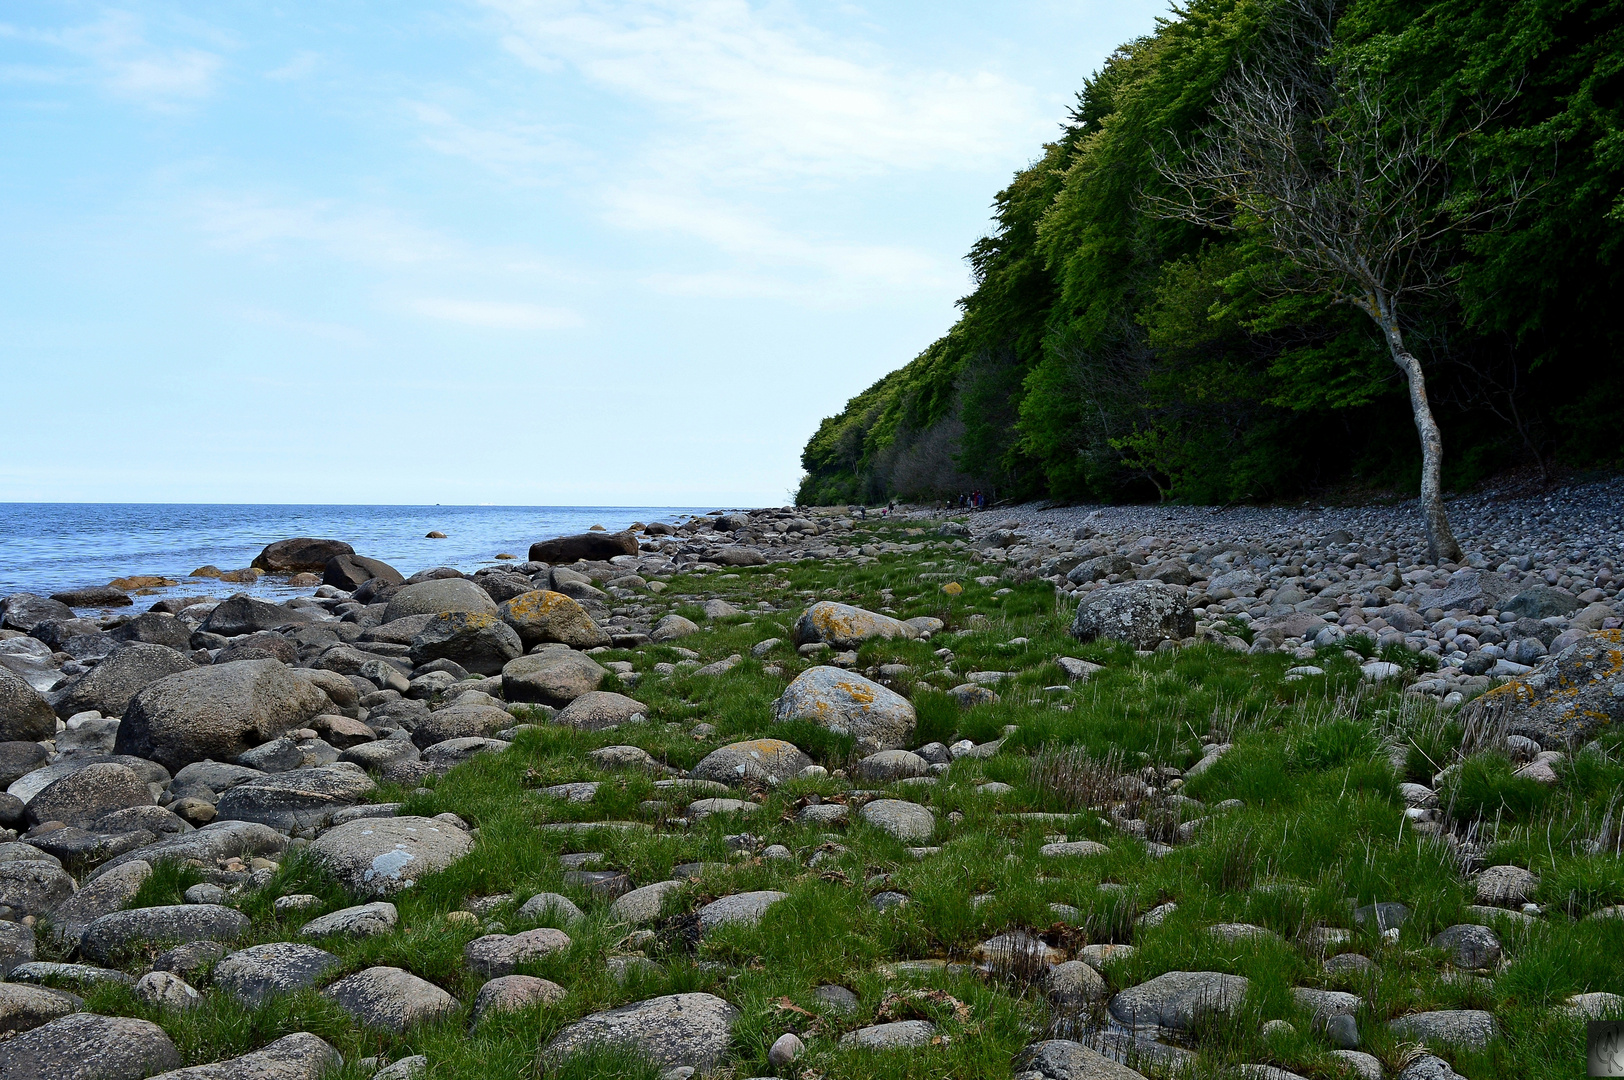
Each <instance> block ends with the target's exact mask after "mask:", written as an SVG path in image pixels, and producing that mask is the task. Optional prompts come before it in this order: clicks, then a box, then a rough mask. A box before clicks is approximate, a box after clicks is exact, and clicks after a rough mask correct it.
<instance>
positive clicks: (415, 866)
mask: <svg viewBox="0 0 1624 1080" xmlns="http://www.w3.org/2000/svg"><path fill="white" fill-rule="evenodd" d="M473 846H474V842H473V840H472V838H470V837H469V835H468V834H467V833H466V832H464V831H462V830H461V829H457V828H453V827H452V826H450V825H446V824H443V823H442V822H439V821H435V820H433V819H432V818H425V817H396V818H362V819H360V820H358V821H347V822H345V823H344V824H342V825H338V826H335V827H333V828H331V829H328V830H327V831H326V832H324V833H322V834H321V836H319V837H317V838H316V840H314V841H313V842H312V843H311V845H310V847H309V848H308V849H307V850H308V851H309V853H310V856H311V857H312V858H314V859H315V860H317V861H318V862H320V863H322V864H323V865H325V866H326V867H327V868H328V869H329V870H330V871H332V873H333V874H334V875H335V876H336V877H337V878H338V879H339V881H341V882H342V883H343V884H344V885H345V887H347V888H348V889H349V890H350V891H351V892H353V893H359V894H362V895H367V894H372V895H379V894H386V893H391V892H394V891H395V890H397V889H403V888H407V887H409V886H411V885H413V884H415V883H416V881H417V879H418V878H420V877H421V876H422V875H424V874H428V873H432V872H434V871H436V870H444V869H445V868H446V867H448V866H450V865H451V864H452V863H454V862H456V861H457V860H458V859H460V858H462V857H463V856H464V855H466V854H468V852H469V851H471V850H472V849H473Z"/></svg>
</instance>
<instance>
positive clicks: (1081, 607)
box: [1071, 581, 1195, 649]
mask: <svg viewBox="0 0 1624 1080" xmlns="http://www.w3.org/2000/svg"><path fill="white" fill-rule="evenodd" d="M1071 634H1072V636H1073V637H1075V638H1076V639H1077V640H1079V641H1093V640H1095V639H1096V638H1102V637H1103V638H1111V639H1114V640H1116V641H1125V642H1127V643H1128V644H1130V645H1132V646H1133V647H1134V648H1136V649H1154V648H1155V647H1156V646H1157V645H1159V644H1160V643H1161V642H1163V641H1165V640H1167V639H1169V638H1171V639H1172V640H1174V641H1181V640H1183V639H1184V638H1187V637H1193V636H1194V635H1195V613H1194V612H1193V611H1191V610H1190V605H1189V602H1188V601H1187V600H1186V599H1185V589H1184V588H1183V587H1182V586H1178V585H1167V584H1164V583H1163V582H1160V581H1128V582H1123V583H1122V584H1121V585H1107V586H1105V587H1104V588H1101V589H1097V590H1095V591H1094V592H1091V593H1089V594H1088V595H1087V596H1085V597H1084V598H1083V599H1082V602H1081V603H1079V604H1078V605H1077V616H1076V618H1075V619H1073V620H1072V624H1071Z"/></svg>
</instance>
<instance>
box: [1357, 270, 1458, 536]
mask: <svg viewBox="0 0 1624 1080" xmlns="http://www.w3.org/2000/svg"><path fill="white" fill-rule="evenodd" d="M1372 306H1373V307H1374V308H1375V309H1376V310H1374V311H1373V312H1372V314H1373V315H1374V316H1375V317H1376V321H1377V322H1378V323H1379V324H1380V325H1381V328H1382V335H1383V336H1384V337H1385V338H1386V339H1387V348H1388V351H1389V352H1391V353H1392V356H1393V363H1395V364H1397V365H1398V368H1399V370H1400V371H1402V372H1404V378H1405V379H1406V380H1407V381H1408V382H1409V384H1410V413H1411V415H1412V416H1414V417H1415V430H1416V433H1417V434H1419V435H1420V436H1421V515H1422V517H1423V518H1424V519H1425V522H1426V529H1427V561H1428V562H1431V563H1434V564H1437V563H1441V562H1456V561H1458V560H1459V559H1460V545H1459V544H1458V543H1456V542H1455V534H1454V532H1453V530H1451V529H1450V528H1449V515H1448V514H1447V513H1445V512H1444V486H1443V468H1444V437H1443V434H1442V433H1441V432H1440V431H1439V430H1438V421H1437V420H1436V419H1434V418H1433V415H1432V404H1431V403H1430V402H1429V401H1428V400H1427V377H1426V375H1425V374H1424V373H1423V372H1422V371H1421V361H1419V360H1417V359H1416V358H1415V357H1413V356H1411V355H1410V352H1409V350H1408V349H1406V348H1405V347H1404V337H1403V335H1402V334H1401V333H1400V332H1399V328H1398V318H1397V312H1395V311H1394V310H1393V304H1392V303H1391V301H1390V300H1388V299H1387V298H1385V297H1382V298H1378V300H1377V301H1376V303H1375V304H1373V305H1372Z"/></svg>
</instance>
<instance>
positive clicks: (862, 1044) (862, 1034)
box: [840, 1020, 936, 1050]
mask: <svg viewBox="0 0 1624 1080" xmlns="http://www.w3.org/2000/svg"><path fill="white" fill-rule="evenodd" d="M935 1037H936V1025H935V1024H933V1023H931V1022H930V1021H928V1020H898V1021H896V1022H895V1023H890V1024H874V1025H872V1026H871V1027H865V1028H858V1029H857V1030H856V1031H848V1032H846V1034H844V1035H842V1036H841V1037H840V1045H842V1046H855V1047H859V1048H861V1049H864V1050H907V1049H912V1048H914V1047H920V1046H929V1045H930V1042H931V1040H932V1039H934V1038H935Z"/></svg>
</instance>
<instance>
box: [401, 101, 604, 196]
mask: <svg viewBox="0 0 1624 1080" xmlns="http://www.w3.org/2000/svg"><path fill="white" fill-rule="evenodd" d="M407 108H408V109H410V110H411V112H412V114H413V116H414V117H415V118H416V119H417V122H418V123H419V125H421V127H422V131H423V135H422V138H423V143H424V145H426V146H428V147H429V148H430V149H433V150H437V151H439V152H440V153H442V154H447V155H449V156H451V157H460V158H464V159H466V160H468V161H472V162H474V163H475V164H477V165H479V166H481V167H482V168H485V169H488V170H490V171H491V172H493V173H496V174H498V175H500V176H503V177H505V178H507V179H509V180H514V181H517V182H520V183H535V182H540V181H543V180H546V179H551V178H552V177H551V176H550V175H549V173H550V172H551V170H550V169H549V168H547V167H549V166H557V165H560V164H564V163H573V162H579V161H580V160H582V159H583V158H584V157H585V156H586V155H585V151H584V150H583V149H582V148H581V147H579V146H577V145H575V144H573V143H571V142H569V141H568V140H566V139H564V138H562V137H561V136H559V135H558V133H557V132H556V130H555V129H552V128H549V127H545V126H543V125H540V124H524V123H516V122H498V123H487V124H483V125H482V124H475V123H471V122H469V121H467V120H465V119H463V118H462V117H460V116H458V115H457V114H455V113H453V112H452V111H451V110H450V109H448V108H446V107H445V106H443V105H436V104H432V103H429V102H420V101H418V102H408V103H407Z"/></svg>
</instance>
